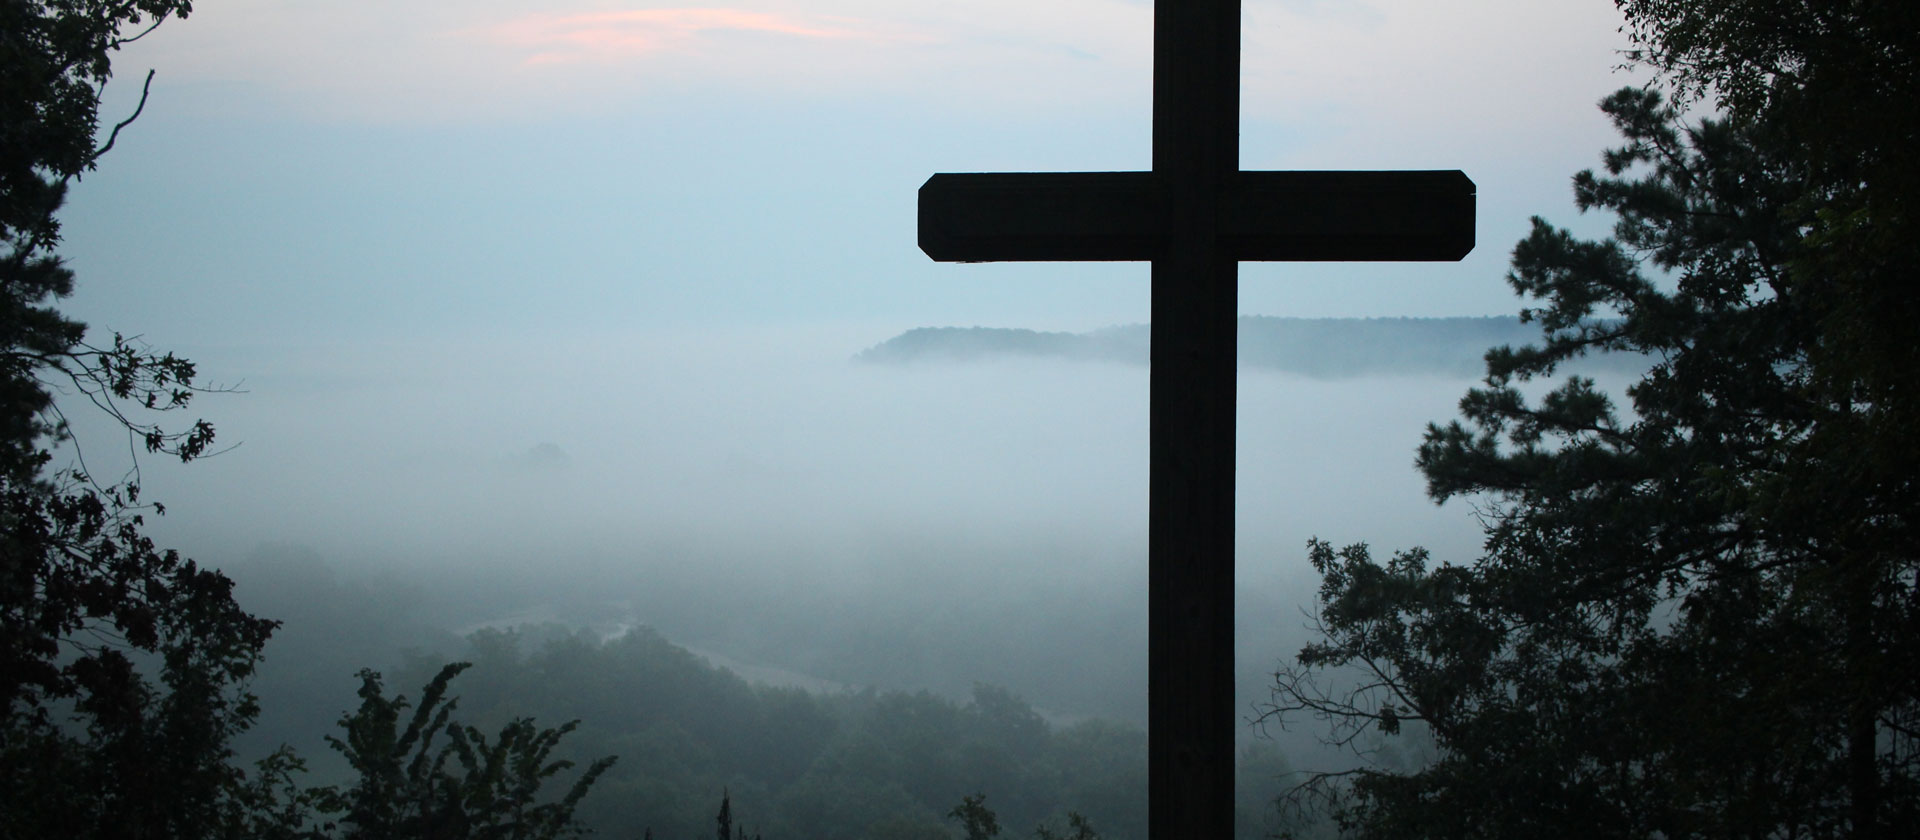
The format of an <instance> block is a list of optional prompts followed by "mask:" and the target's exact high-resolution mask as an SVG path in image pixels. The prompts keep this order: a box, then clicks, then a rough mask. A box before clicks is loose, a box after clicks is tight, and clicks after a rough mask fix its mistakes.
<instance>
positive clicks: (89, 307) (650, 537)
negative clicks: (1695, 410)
mask: <svg viewBox="0 0 1920 840" xmlns="http://www.w3.org/2000/svg"><path fill="white" fill-rule="evenodd" d="M1151 12H1152V9H1151V6H1150V4H1148V3H1144V2H1134V1H1133V0H965V1H964V2H961V1H960V0H941V2H930V0H733V2H729V3H727V4H726V5H711V6H691V5H665V4H653V3H646V2H637V1H634V0H558V1H557V2H556V1H555V0H545V1H544V2H538V3H534V2H514V0H460V2H449V0H207V2H204V3H201V4H196V9H195V11H194V13H193V15H192V16H191V17H190V18H188V19H186V20H176V21H170V22H168V23H167V24H166V25H164V26H162V27H161V28H160V29H159V30H157V31H156V32H154V33H153V34H152V35H150V36H148V37H146V38H144V39H142V40H140V41H139V42H137V43H135V44H132V45H130V46H129V47H128V48H127V49H126V50H125V51H124V52H123V53H121V54H120V55H119V56H118V57H117V59H116V64H115V71H116V74H117V76H116V81H115V83H114V85H113V87H112V88H111V89H110V90H109V92H108V95H107V98H106V105H105V107H104V109H103V115H102V120H103V122H105V123H107V124H111V123H113V122H116V121H118V120H119V119H121V118H123V117H124V116H125V115H126V114H129V113H132V111H133V108H134V105H135V103H136V102H137V100H138V98H139V82H140V80H141V79H142V78H143V77H144V76H145V74H146V71H147V70H148V69H152V70H154V71H155V73H156V75H155V79H154V82H153V86H152V91H151V95H150V97H149V99H148V101H147V103H146V106H145V110H144V113H142V115H141V116H140V118H139V119H138V120H137V121H136V122H134V123H133V124H132V125H131V126H129V127H128V128H127V129H126V130H125V131H124V132H123V133H122V135H121V136H120V138H119V140H118V142H117V143H116V145H115V147H114V149H113V151H112V153H111V154H110V155H108V156H107V157H106V158H105V159H104V160H103V161H102V162H101V165H100V167H99V169H98V170H97V171H95V172H92V173H89V174H88V175H87V176H86V178H85V179H84V180H83V181H82V182H81V183H80V184H79V185H78V186H77V187H76V188H75V189H74V191H73V194H72V196H71V199H70V202H69V205H68V207H67V209H66V210H65V212H64V215H63V220H64V224H65V237H66V238H65V244H64V246H63V253H64V254H65V256H66V258H67V259H68V261H69V264H70V265H72V266H73V268H74V269H75V270H76V271H77V272H78V277H79V280H78V286H79V288H78V291H77V292H76V294H75V295H74V296H73V298H72V299H71V301H70V302H69V304H68V310H69V311H70V312H71V313H72V314H74V315H76V316H77V317H79V318H81V319H82V320H85V321H87V322H88V323H89V324H91V325H92V326H93V328H94V330H95V335H96V337H104V336H107V335H110V334H111V332H113V331H120V332H123V333H126V334H130V335H139V336H141V338H142V339H143V340H144V341H146V342H149V343H150V344H151V345H153V346H154V347H156V348H160V349H166V350H174V351H177V352H180V353H182V354H183V355H186V356H188V357H189V358H192V359H194V360H195V361H196V362H198V363H199V365H200V370H201V374H202V377H203V381H204V382H205V383H207V384H212V385H227V386H233V387H234V388H235V389H236V390H239V391H242V392H243V393H236V394H224V395H209V396H207V397H204V398H202V399H201V400H200V401H199V402H197V403H196V404H195V406H194V408H195V411H196V413H197V414H200V415H202V416H206V417H207V418H208V419H209V420H211V421H213V422H214V423H215V425H216V426H217V427H218V428H219V430H220V440H221V442H222V444H223V445H229V446H237V448H235V449H233V450H232V451H230V452H227V453H225V454H223V455H221V456H219V457H217V458H212V459H207V460H205V461H203V462H201V463H196V464H193V465H189V466H187V467H185V468H175V467H170V466H168V465H166V464H163V463H156V462H154V461H153V459H148V460H147V461H146V462H145V464H144V466H143V479H144V480H145V481H146V483H147V491H148V492H147V493H146V494H145V495H146V496H148V497H149V498H158V499H162V500H164V501H166V503H167V504H168V506H169V510H170V513H169V515H168V517H166V519H165V520H164V521H163V522H162V523H160V524H158V525H156V526H155V528H156V533H158V534H159V535H160V536H161V537H162V538H163V541H166V540H173V541H174V544H180V545H182V547H183V548H185V549H187V550H188V552H189V553H191V554H195V555H197V556H201V557H203V558H207V557H211V558H213V559H215V560H221V559H229V558H233V557H238V556H243V555H245V554H247V553H248V552H249V551H250V550H252V547H254V546H257V545H260V544H263V543H273V542H291V543H297V544H300V545H303V546H309V547H311V548H313V549H314V550H316V551H318V552H319V553H320V554H322V555H323V556H326V557H329V558H333V559H336V560H342V561H345V560H351V559H355V558H358V559H360V560H364V561H366V562H369V563H374V564H380V563H400V562H412V563H440V564H443V565H446V566H449V567H464V568H473V567H475V566H477V565H485V564H494V565H497V566H501V567H508V566H515V567H521V568H525V567H527V565H528V564H529V563H532V564H533V565H534V567H537V568H545V567H546V566H544V565H542V564H548V565H553V564H562V563H573V564H576V567H577V568H592V567H593V564H595V563H622V562H629V561H630V560H631V558H632V557H633V556H635V555H636V554H646V553H649V552H650V553H651V554H654V555H659V556H677V557H681V558H685V557H698V558H702V559H701V560H700V561H699V562H702V563H708V564H709V565H712V564H719V565H720V566H722V567H724V568H728V569H735V570H736V571H735V572H734V573H733V574H735V576H736V578H737V579H738V580H742V581H744V580H749V579H758V580H763V581H765V580H771V581H774V582H775V585H783V584H780V583H779V582H781V581H792V580H796V579H807V580H812V581H814V582H815V583H818V582H819V581H821V580H822V579H826V578H832V577H833V575H835V574H838V575H839V577H838V578H836V579H837V580H840V581H841V583H842V584H844V585H845V587H846V588H848V589H849V591H854V590H858V589H859V588H860V587H861V586H865V585H866V584H865V583H863V581H870V580H872V579H874V577H875V575H876V571H875V570H876V569H877V568H881V567H882V566H886V568H887V569H888V570H889V571H887V572H886V574H885V575H883V577H886V579H889V580H892V579H901V580H909V581H910V580H913V579H915V578H914V576H915V574H919V573H922V572H925V573H928V574H934V572H932V571H930V569H931V567H932V566H933V565H935V564H945V563H948V562H949V561H950V560H951V558H952V556H954V555H953V552H954V551H955V550H956V549H954V548H953V546H956V545H961V544H963V543H965V542H966V541H967V540H970V539H980V540H983V541H982V542H981V543H980V545H979V546H978V547H977V548H978V550H977V551H974V552H973V556H974V557H975V560H974V561H970V562H977V563H978V565H979V566H980V568H981V569H984V570H986V571H985V572H984V573H985V574H991V575H1001V576H1003V577H1017V576H1020V575H1030V574H1035V572H1033V571H1032V570H1033V569H1034V568H1045V567H1047V566H1046V564H1044V563H1042V564H1036V563H1034V559H1035V558H1036V557H1040V558H1042V559H1044V560H1046V561H1047V562H1048V563H1052V564H1055V567H1057V568H1060V569H1063V570H1065V571H1062V572H1060V573H1062V574H1064V573H1067V572H1070V571H1074V570H1081V571H1084V567H1085V566H1087V565H1088V564H1095V565H1097V564H1099V563H1103V562H1109V563H1110V558H1111V557H1112V556H1119V557H1121V558H1122V559H1121V560H1120V561H1111V562H1117V563H1119V565H1120V566H1124V567H1125V569H1127V574H1129V575H1135V576H1143V573H1144V522H1143V518H1144V508H1145V495H1146V487H1145V478H1146V474H1145V463H1146V451H1145V439H1146V434H1145V423H1146V398H1147V394H1146V383H1145V376H1144V374H1143V373H1142V372H1141V371H1138V370H1133V369H1110V368H1101V367H1097V366H1079V367H1072V366H1068V367H1059V366H1041V367H1039V368H1034V369H1014V368H1010V367H1006V366H985V367H980V368H969V369H964V370H962V369H940V370H875V369H871V368H860V367H858V366H855V365H853V364H851V363H850V362H849V361H848V360H849V358H850V357H851V356H852V355H853V354H854V353H857V352H858V351H860V350H862V349H865V348H866V347H869V346H871V345H873V344H876V343H879V342H881V341H884V340H885V339H887V338H889V337H891V336H893V335H896V334H898V333H900V332H902V331H905V330H907V329H911V328H914V327H922V326H975V325H979V326H992V327H1020V328H1029V329H1037V330H1067V331H1084V330H1091V329H1097V328H1100V327H1104V326H1109V325H1116V324H1127V323H1139V322H1144V321H1146V320H1147V316H1148V302H1149V300H1148V267H1147V265H1145V264H1143V263H1123V264H1040V265H1021V264H988V265H951V264H936V263H933V262H932V261H930V260H929V259H927V258H926V257H925V256H924V255H923V254H921V253H920V252H919V250H918V249H917V247H916V244H915V241H916V240H915V231H914V218H915V194H916V192H915V191H916V190H917V188H918V187H919V186H920V184H921V183H923V182H924V181H925V180H926V179H927V177H928V176H930V175H932V174H934V173H936V172H966V171H1069V170H1079V171H1093V170H1129V169H1145V168H1147V167H1148V165H1149V162H1150V152H1151V149H1150V145H1149V143H1150V128H1151V126H1150V117H1151V102H1150V97H1151V78H1150V72H1149V68H1150V65H1151V55H1150V42H1151ZM1243 18H1244V20H1243V49H1242V53H1243V70H1242V78H1243V82H1242V126H1241V149H1242V151H1241V165H1242V167H1243V168H1246V169H1396V168H1398V169H1455V168H1457V169H1461V170H1463V171H1465V172H1466V173H1467V174H1468V176H1469V177H1471V178H1472V179H1473V180H1474V181H1475V182H1476V184H1477V185H1478V188H1479V199H1478V201H1479V207H1478V220H1477V224H1478V246H1477V247H1476V249H1475V250H1474V252H1473V253H1472V254H1471V255H1470V256H1469V257H1468V258H1467V259H1466V260H1464V261H1462V262H1460V263H1457V264H1435V263H1419V264H1402V265H1394V264H1344V265H1328V264H1296V265H1286V264H1248V265H1245V266H1243V267H1242V271H1241V277H1242V279H1241V307H1242V311H1243V312H1245V313H1247V314H1257V315H1273V316H1311V317H1321V316H1336V317H1382V316H1462V315H1470V316H1480V315H1495V314H1509V313H1512V312H1513V311H1515V310H1516V308H1517V307H1518V305H1519V304H1518V302H1517V301H1516V300H1515V299H1514V298H1513V296H1512V294H1511V292H1510V291H1509V290H1508V288H1507V287H1506V284H1505V283H1504V281H1503V279H1502V278H1503V275H1504V270H1505V263H1506V259H1507V256H1508V253H1509V250H1510V248H1511V246H1512V243H1513V242H1515V241H1516V240H1517V239H1519V237H1520V236H1522V235H1523V234H1524V233H1525V231H1526V229H1527V226H1528V218H1529V217H1530V216H1532V215H1536V214H1539V215H1544V216H1547V217H1549V218H1551V219H1553V220H1554V221H1556V222H1558V223H1562V224H1571V225H1574V226H1575V227H1576V228H1577V229H1580V230H1583V231H1587V232H1594V231H1598V230H1600V229H1602V227H1603V226H1604V224H1605V220H1596V219H1580V218H1577V216H1576V214H1575V212H1574V210H1573V207H1572V203H1571V196H1570V190H1569V183H1570V179H1571V176H1572V175H1573V174H1574V173H1575V172H1577V171H1579V170H1581V169H1584V168H1588V167H1591V166H1594V165H1596V164H1597V163H1598V159H1599V154H1600V152H1601V150H1602V149H1603V148H1605V147H1606V146H1608V145H1609V144H1610V143H1611V142H1612V136H1611V132H1610V130H1609V128H1608V126H1607V125H1606V123H1605V121H1604V120H1603V118H1602V117H1601V115H1600V113H1599V112H1598V110H1597V108H1596V107H1595V105H1596V103H1597V102H1598V101H1599V100H1600V99H1601V98H1602V97H1603V96H1605V95H1606V94H1608V93H1610V92H1611V91H1613V90H1615V89H1617V88H1619V87H1621V86H1623V85H1625V84H1628V83H1630V82H1631V81H1633V79H1632V77H1631V76H1630V75H1628V74H1626V73H1624V72H1621V71H1618V70H1617V69H1616V67H1617V65H1618V64H1619V63H1620V61H1621V56H1620V53H1619V50H1621V49H1622V48H1623V47H1624V46H1625V37H1624V36H1623V35H1622V34H1620V32H1619V31H1618V28H1619V25H1620V21H1619V17H1618V15H1617V13H1616V12H1615V10H1614V8H1613V6H1612V4H1611V3H1610V2H1607V0H1555V2H1541V0H1375V1H1374V2H1331V0H1245V2H1244V15H1243ZM1467 384H1468V383H1465V382H1458V383H1456V382H1438V383H1436V382H1411V381H1402V382H1393V381H1388V382H1376V383H1370V384H1369V383H1362V384H1355V385H1344V386H1343V385H1330V384H1327V383H1307V382H1301V381H1296V380H1288V379H1285V378H1278V379H1276V378H1274V377H1272V376H1263V375H1255V374H1245V373H1243V377H1242V385H1241V426H1240V441H1239V453H1240V456H1239V457H1240V476H1241V478H1240V482H1241V484H1240V502H1239V504H1240V519H1241V529H1242V541H1241V551H1242V556H1243V563H1253V564H1255V565H1257V566H1258V567H1259V571H1258V572H1257V573H1255V574H1252V575H1250V576H1249V577H1250V578H1261V577H1263V576H1268V577H1270V576H1272V575H1282V574H1285V575H1292V576H1294V577H1296V578H1297V577H1298V576H1299V575H1301V574H1302V572H1301V569H1302V568H1303V564H1302V563H1301V562H1300V556H1301V555H1302V554H1303V552H1302V551H1301V546H1303V545H1304V543H1305V540H1306V538H1307V537H1308V536H1312V535H1320V536H1324V537H1326V538H1328V539H1331V540H1334V541H1336V542H1345V541H1348V540H1365V539H1372V540H1377V541H1379V542H1381V543H1382V544H1390V545H1394V546H1396V547H1404V546H1406V545H1409V544H1411V543H1413V542H1414V541H1427V542H1429V543H1432V542H1436V541H1437V542H1439V543H1444V544H1446V545H1449V546H1452V547H1454V548H1455V549H1456V550H1457V551H1459V552H1465V551H1470V550H1471V547H1472V545H1473V544H1474V541H1475V537H1476V533H1477V532H1476V531H1475V529H1474V523H1475V520H1474V519H1473V518H1472V515H1471V510H1468V509H1463V508H1461V507H1460V506H1458V505H1455V506H1449V507H1446V508H1435V507H1434V506H1433V505H1431V504H1429V503H1427V501H1426V500H1425V498H1424V495H1423V488H1422V482H1421V479H1420V478H1419V476H1418V475H1417V474H1415V473H1414V471H1413V470H1412V467H1411V463H1412V451H1413V447H1414V446H1415V445H1416V444H1417V443H1418V440H1419V436H1420V431H1421V424H1422V423H1423V422H1425V421H1426V420H1430V419H1444V418H1445V417H1447V416H1449V415H1450V414H1451V413H1452V412H1453V403H1454V401H1455V400H1457V398H1458V396H1459V394H1460V393H1461V392H1462V391H1463V390H1464V388H1465V387H1466V385H1467ZM90 434H93V435H96V436H99V435H105V433H104V432H102V431H100V430H98V429H96V430H93V431H92V432H91V433H90ZM106 441H107V442H106V444H105V445H100V446H95V447H94V449H92V450H89V451H90V453H91V454H92V455H93V456H94V458H95V459H96V461H99V460H102V459H105V458H107V457H108V455H107V454H104V453H112V452H114V451H115V449H116V447H115V446H114V445H113V441H112V438H111V436H110V435H106ZM95 469H96V471H97V472H102V473H104V470H101V468H99V467H96V468H95ZM982 534H990V535H991V536H990V537H982V536H981V535H982ZM934 544H938V545H939V546H940V547H939V549H938V550H932V549H928V548H927V547H928V546H929V545H934ZM1070 544H1071V545H1070ZM923 549H925V550H923ZM914 557H921V558H923V559H921V560H918V561H916V560H914V559H913V558H914ZM1102 557H1106V558H1109V559H1107V560H1103V559H1101V558H1102ZM929 558H930V559H929ZM1087 558H1093V559H1087ZM1456 559H1462V558H1457V557H1456ZM1283 560H1284V561H1285V562H1284V563H1282V561H1283ZM461 564H464V566H461ZM886 564H893V565H891V566H887V565H886ZM836 570H837V571H836ZM776 572H777V573H776ZM796 575H798V576H799V578H795V577H794V576H796ZM922 579H929V578H922ZM933 579H944V578H933ZM1129 585H1132V584H1129ZM848 597H849V598H851V599H854V600H857V595H849V596H848Z"/></svg>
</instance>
